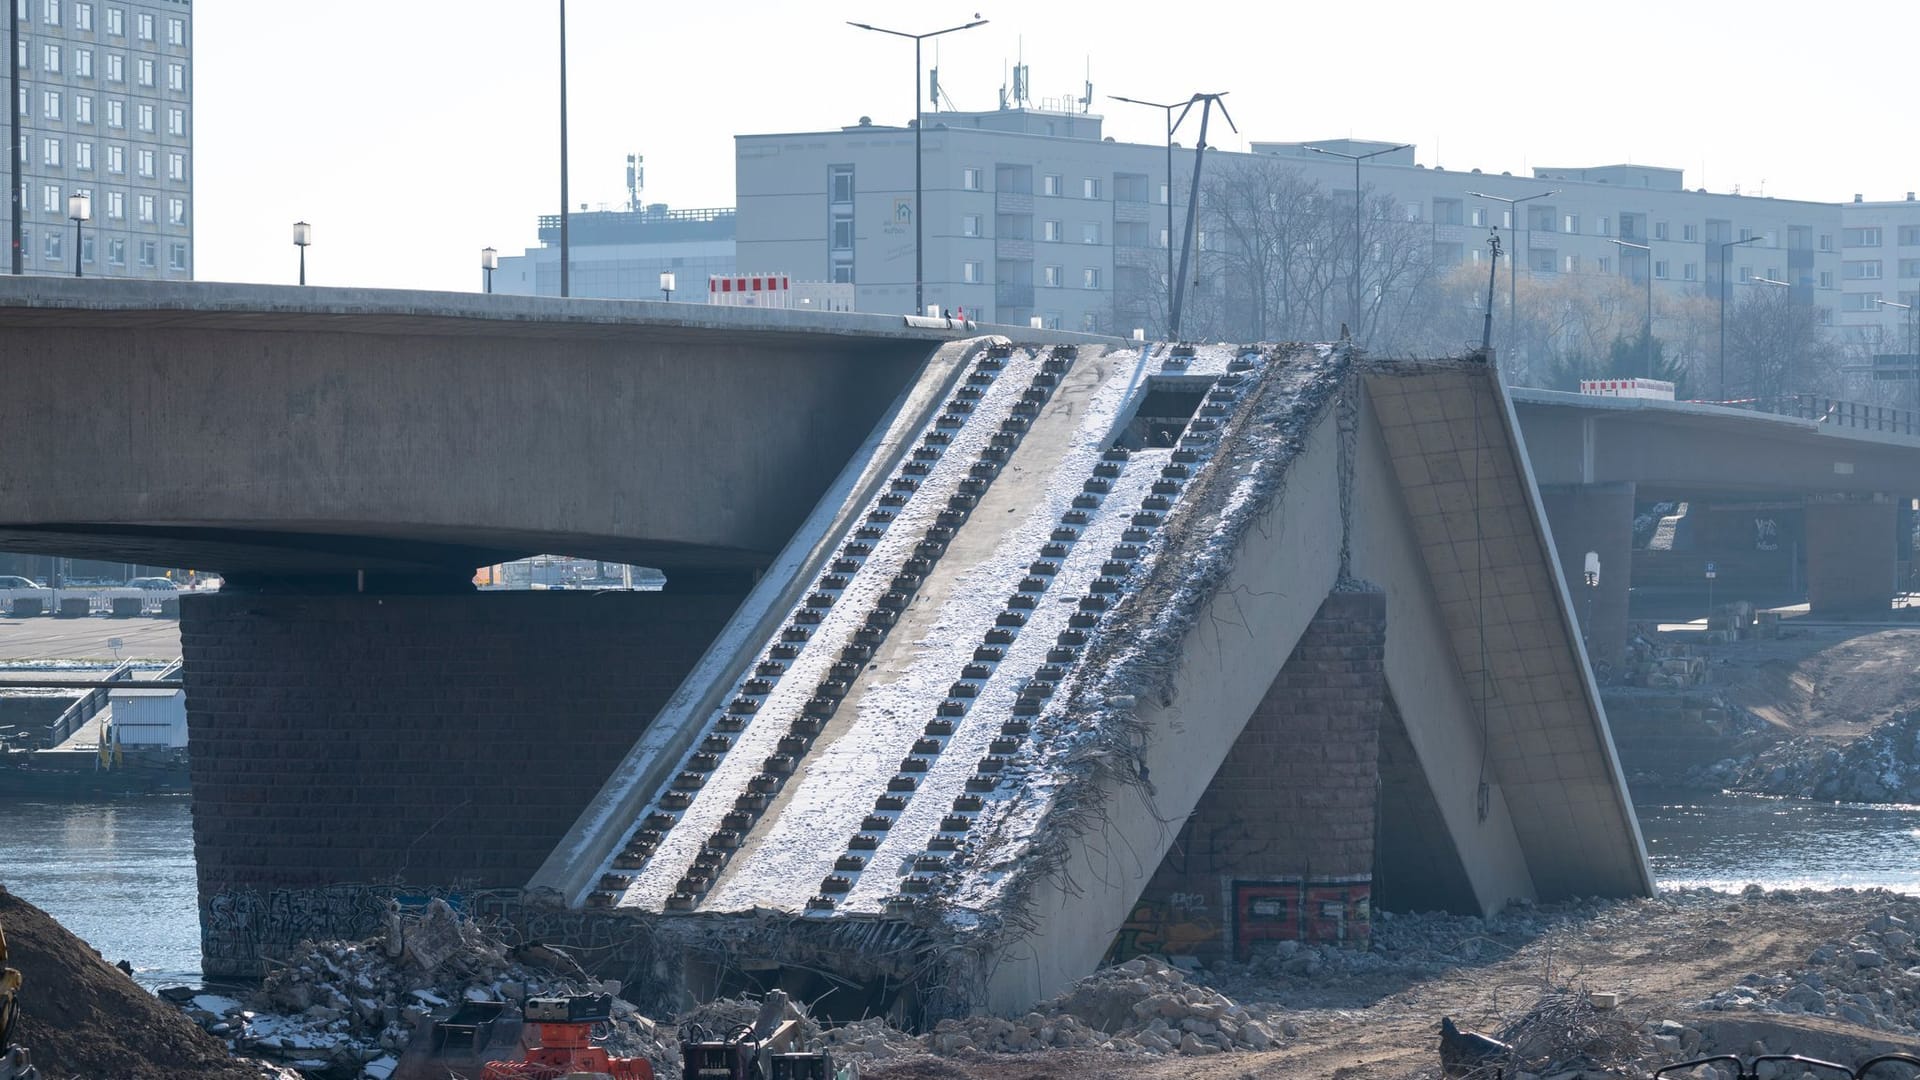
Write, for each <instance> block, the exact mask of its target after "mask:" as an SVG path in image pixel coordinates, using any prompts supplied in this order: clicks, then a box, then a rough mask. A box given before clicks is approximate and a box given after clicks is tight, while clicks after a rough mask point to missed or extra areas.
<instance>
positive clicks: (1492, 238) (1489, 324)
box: [1480, 229, 1500, 360]
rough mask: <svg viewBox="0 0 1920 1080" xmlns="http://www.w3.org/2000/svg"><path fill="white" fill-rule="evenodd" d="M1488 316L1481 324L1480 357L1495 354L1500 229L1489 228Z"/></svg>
mask: <svg viewBox="0 0 1920 1080" xmlns="http://www.w3.org/2000/svg"><path fill="white" fill-rule="evenodd" d="M1487 253H1488V255H1489V256H1491V257H1490V258H1488V259H1487V318H1486V321H1485V322H1483V323H1481V324H1480V359H1481V360H1485V359H1486V358H1487V357H1488V356H1491V355H1492V354H1493V282H1494V272H1495V271H1496V270H1497V269H1498V268H1499V266H1500V230H1498V229H1488V230H1487Z"/></svg>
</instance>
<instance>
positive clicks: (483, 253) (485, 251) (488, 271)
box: [480, 247, 500, 293]
mask: <svg viewBox="0 0 1920 1080" xmlns="http://www.w3.org/2000/svg"><path fill="white" fill-rule="evenodd" d="M499 266H500V253H499V252H498V251H495V250H494V249H492V248H490V247H484V248H481V249H480V271H481V273H482V274H484V275H485V277H486V290H487V292H489V293H491V292H493V272H494V270H495V269H497V268H498V267H499Z"/></svg>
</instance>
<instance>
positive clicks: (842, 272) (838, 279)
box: [832, 263, 853, 285]
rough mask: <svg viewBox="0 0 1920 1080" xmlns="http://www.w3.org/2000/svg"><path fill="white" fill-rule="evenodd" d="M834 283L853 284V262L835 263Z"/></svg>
mask: <svg viewBox="0 0 1920 1080" xmlns="http://www.w3.org/2000/svg"><path fill="white" fill-rule="evenodd" d="M832 277H833V283H834V284H835V285H851V284H853V264H852V263H835V264H834V265H833V275H832Z"/></svg>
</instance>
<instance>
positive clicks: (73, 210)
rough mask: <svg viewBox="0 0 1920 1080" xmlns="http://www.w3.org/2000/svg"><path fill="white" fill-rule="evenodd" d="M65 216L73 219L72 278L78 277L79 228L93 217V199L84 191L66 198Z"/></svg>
mask: <svg viewBox="0 0 1920 1080" xmlns="http://www.w3.org/2000/svg"><path fill="white" fill-rule="evenodd" d="M67 216H68V217H70V218H72V219H73V276H74V277H79V276H80V226H81V224H82V223H83V222H85V221H86V220H87V219H88V218H90V217H92V216H93V199H92V198H91V197H90V196H89V195H88V194H87V193H86V192H84V191H76V192H74V193H73V194H71V195H69V196H67Z"/></svg>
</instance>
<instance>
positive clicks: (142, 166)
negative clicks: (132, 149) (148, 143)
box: [133, 149, 153, 179]
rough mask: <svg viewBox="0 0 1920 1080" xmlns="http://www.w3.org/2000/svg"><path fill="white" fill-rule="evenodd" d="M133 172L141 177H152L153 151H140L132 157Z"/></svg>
mask: <svg viewBox="0 0 1920 1080" xmlns="http://www.w3.org/2000/svg"><path fill="white" fill-rule="evenodd" d="M133 161H134V170H135V171H136V172H138V173H139V174H140V175H141V176H144V177H147V178H149V179H151V178H152V177H153V151H151V150H147V149H142V150H140V151H139V152H138V153H137V154H135V155H134V159H133Z"/></svg>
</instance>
